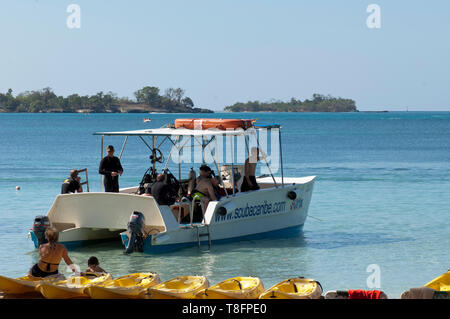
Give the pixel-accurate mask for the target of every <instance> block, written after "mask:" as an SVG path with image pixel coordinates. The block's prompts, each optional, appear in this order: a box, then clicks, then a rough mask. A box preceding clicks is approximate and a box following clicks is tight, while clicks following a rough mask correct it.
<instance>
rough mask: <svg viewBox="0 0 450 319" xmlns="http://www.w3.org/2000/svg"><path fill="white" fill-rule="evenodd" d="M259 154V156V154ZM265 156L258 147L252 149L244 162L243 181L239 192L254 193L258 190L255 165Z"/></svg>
mask: <svg viewBox="0 0 450 319" xmlns="http://www.w3.org/2000/svg"><path fill="white" fill-rule="evenodd" d="M260 153H261V154H260ZM266 156H267V155H266V154H264V152H263V151H261V150H260V149H259V148H258V147H252V150H251V154H250V156H249V157H248V158H247V159H246V160H245V165H244V174H245V175H244V180H243V181H242V185H241V192H248V191H255V190H258V189H259V185H258V183H257V182H256V177H255V173H256V165H257V164H258V162H259V161H260V160H261V159H264V158H265V157H266Z"/></svg>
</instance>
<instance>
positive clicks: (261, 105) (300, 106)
mask: <svg viewBox="0 0 450 319" xmlns="http://www.w3.org/2000/svg"><path fill="white" fill-rule="evenodd" d="M225 111H227V112H358V110H357V109H356V105H355V101H353V100H351V99H343V98H335V97H332V96H330V95H327V96H325V95H321V94H313V98H312V99H311V100H308V99H306V100H304V101H301V100H296V99H295V98H291V100H290V101H289V102H283V101H275V102H259V101H248V102H247V103H240V102H239V103H235V104H233V105H231V106H227V107H225Z"/></svg>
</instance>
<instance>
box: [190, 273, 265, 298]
mask: <svg viewBox="0 0 450 319" xmlns="http://www.w3.org/2000/svg"><path fill="white" fill-rule="evenodd" d="M263 291H264V286H263V284H262V282H261V280H260V279H259V278H257V277H234V278H230V279H227V280H224V281H222V282H219V283H218V284H216V285H214V286H211V287H209V288H207V289H203V290H202V291H200V292H199V293H198V294H197V295H196V298H197V299H258V297H259V295H260V294H261V293H262V292H263Z"/></svg>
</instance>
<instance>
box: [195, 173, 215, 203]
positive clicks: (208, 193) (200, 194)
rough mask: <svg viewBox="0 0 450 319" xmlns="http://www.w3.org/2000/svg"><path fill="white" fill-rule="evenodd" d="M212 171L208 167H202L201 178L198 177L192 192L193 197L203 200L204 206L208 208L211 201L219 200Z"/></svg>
mask: <svg viewBox="0 0 450 319" xmlns="http://www.w3.org/2000/svg"><path fill="white" fill-rule="evenodd" d="M211 174H212V170H211V168H210V167H209V166H208V165H202V166H201V167H200V169H199V176H198V177H197V181H196V186H195V189H194V190H193V191H192V197H193V198H194V197H197V198H201V199H202V201H203V206H204V207H205V211H206V207H208V203H209V202H210V201H211V200H217V196H216V194H215V192H214V187H213V182H212V181H211V179H212V176H211Z"/></svg>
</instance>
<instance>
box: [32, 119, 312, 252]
mask: <svg viewBox="0 0 450 319" xmlns="http://www.w3.org/2000/svg"><path fill="white" fill-rule="evenodd" d="M263 129H264V130H278V132H280V126H279V125H271V126H265V127H258V126H255V127H252V128H249V129H246V130H243V129H234V130H219V129H207V130H202V129H197V128H196V129H185V128H171V127H163V128H157V129H145V130H136V131H123V132H101V133H94V134H95V135H100V136H101V148H102V152H103V139H104V137H105V136H124V137H125V142H124V146H123V148H122V152H123V149H124V147H125V144H126V141H127V139H128V138H129V137H132V136H134V137H138V138H140V139H141V140H142V141H143V142H144V143H145V145H146V146H147V147H148V148H149V149H150V151H151V154H152V156H151V157H150V158H151V159H152V163H153V164H152V167H151V168H149V170H148V171H147V172H146V174H145V175H144V178H143V180H142V181H141V184H140V185H139V186H136V187H131V188H123V189H120V192H119V193H104V192H86V193H75V194H61V195H58V196H57V197H56V199H55V201H54V203H53V205H52V207H51V208H50V210H49V211H48V214H47V217H48V219H49V220H50V223H51V224H52V226H53V227H55V228H57V229H58V230H59V231H60V234H59V242H60V243H62V244H65V245H67V246H68V247H69V248H70V247H73V246H79V245H84V244H91V243H95V242H98V241H101V240H110V239H114V238H118V236H119V235H120V237H121V239H122V242H123V244H124V245H125V246H126V247H127V246H128V245H129V240H130V237H132V236H131V235H133V231H132V230H130V228H129V227H128V226H129V221H130V215H132V213H133V212H139V213H141V214H142V216H143V217H144V218H143V219H145V221H144V225H143V228H142V233H141V234H140V235H142V240H143V242H142V244H143V247H141V248H142V250H143V251H144V252H146V253H158V252H164V251H168V250H173V249H177V248H181V247H187V246H193V245H198V246H200V245H201V244H205V243H206V244H208V245H209V246H210V245H211V244H213V243H216V242H228V241H233V240H241V239H258V238H266V237H272V236H276V237H279V236H283V237H284V236H293V235H294V236H295V235H298V234H299V233H300V232H301V231H302V228H303V225H304V223H305V220H306V218H307V214H308V208H309V204H310V201H311V195H312V191H313V185H314V180H315V176H308V177H285V176H284V174H283V164H282V152H281V151H282V148H281V143H280V149H279V152H280V153H279V154H280V162H281V165H280V167H281V176H274V175H273V174H272V172H270V174H268V176H261V177H258V178H257V179H256V180H257V182H258V185H259V186H260V189H259V190H255V191H248V192H238V189H239V185H240V183H241V182H242V179H243V175H244V174H243V166H244V165H237V164H234V162H232V164H231V165H230V164H228V165H224V164H221V163H218V162H216V161H215V160H214V164H212V165H211V166H212V167H213V168H216V169H217V172H220V176H221V178H219V179H221V186H222V187H223V188H224V189H225V190H226V195H225V196H223V197H221V198H220V199H219V200H217V201H210V202H209V204H208V205H207V208H206V210H205V209H204V208H203V205H202V204H201V200H196V199H195V198H194V199H193V200H188V199H186V197H183V198H179V200H178V201H177V202H175V203H174V204H173V205H170V206H169V205H159V204H158V203H157V202H156V200H155V198H153V197H152V196H142V195H139V190H141V192H142V186H143V184H144V182H145V176H147V177H150V178H151V177H152V176H153V177H155V176H156V172H157V170H156V162H158V161H159V162H162V156H160V155H161V152H160V151H159V149H158V147H157V146H160V145H161V144H162V143H164V142H169V141H170V142H169V143H172V144H173V148H172V151H171V152H170V154H169V156H168V158H167V162H166V163H165V167H164V168H165V169H166V168H167V166H168V162H169V160H170V158H171V156H173V154H172V153H174V152H175V153H176V152H177V151H178V154H180V152H181V150H182V149H183V148H184V147H186V143H187V141H189V140H190V141H194V143H195V141H197V142H199V140H201V142H199V144H200V145H201V149H202V158H203V159H204V158H205V156H204V155H205V152H206V149H207V147H209V148H210V146H209V144H210V143H211V142H212V141H214V140H216V141H217V140H218V139H219V138H224V139H226V138H230V139H232V138H234V137H236V136H237V137H242V138H244V139H245V141H246V145H247V142H248V141H249V138H250V137H251V136H254V137H257V134H256V133H257V132H258V130H263ZM280 134H281V133H280ZM144 137H146V138H147V139H148V137H150V138H151V140H152V142H151V143H147V142H146V140H145V139H144ZM158 138H160V139H163V140H162V142H161V141H158ZM279 139H280V142H281V135H280V137H279ZM158 143H161V144H158ZM183 143H184V144H183ZM149 144H151V145H149ZM258 145H259V144H258ZM174 150H175V151H174ZM210 150H211V149H210ZM247 150H248V149H247ZM230 152H231V153H233V152H234V148H233V147H231V148H230ZM121 155H122V153H121ZM102 156H103V154H102ZM232 159H234V156H232ZM266 164H267V167H268V168H269V171H270V166H269V164H268V163H267V161H266ZM178 168H179V172H178V179H176V178H175V177H174V176H173V175H171V174H170V175H171V177H172V178H173V179H174V180H175V182H176V183H177V184H176V185H177V187H180V186H181V191H180V192H181V193H183V191H184V192H185V191H186V188H187V187H188V186H187V185H188V181H187V180H183V179H182V178H181V176H182V169H181V164H178ZM231 172H240V173H241V174H240V175H241V177H240V178H239V176H238V175H236V174H231ZM147 173H149V174H147ZM235 179H236V180H235ZM182 195H185V194H182ZM182 208H183V209H184V210H185V211H186V212H188V214H186V215H187V217H184V219H182V218H181V214H180V213H181V209H182ZM199 210H200V214H201V218H200V220H197V221H196V220H195V216H196V213H198V212H199ZM186 219H187V221H186ZM31 238H32V239H33V241H34V243H35V246H36V247H37V246H38V240H37V236H36V234H34V232H33V231H32V232H31ZM132 238H134V237H132ZM133 242H134V239H133ZM128 247H129V246H128Z"/></svg>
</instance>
